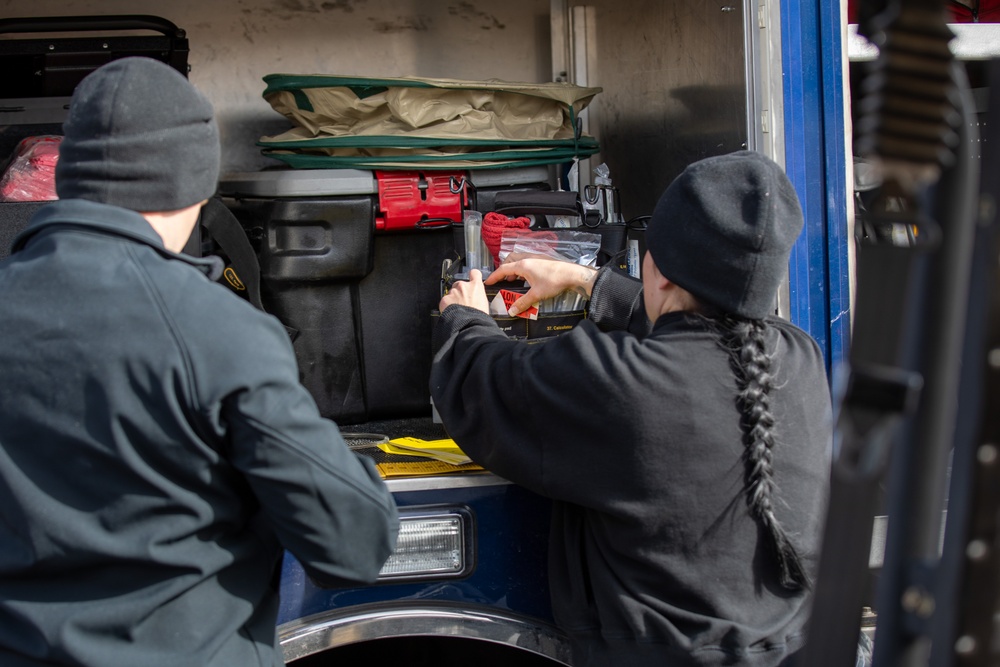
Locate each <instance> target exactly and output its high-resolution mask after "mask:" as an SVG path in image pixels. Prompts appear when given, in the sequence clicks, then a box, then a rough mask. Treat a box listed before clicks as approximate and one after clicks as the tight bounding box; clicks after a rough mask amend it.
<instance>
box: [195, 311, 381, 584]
mask: <svg viewBox="0 0 1000 667" xmlns="http://www.w3.org/2000/svg"><path fill="white" fill-rule="evenodd" d="M227 296H228V295H227ZM234 301H235V300H234ZM227 305H228V304H227ZM239 305H240V306H244V305H246V304H243V303H240V304H239ZM235 314H236V315H237V316H239V317H240V318H241V319H242V321H241V322H240V325H241V326H238V327H237V326H234V323H232V322H230V325H229V327H228V330H229V331H230V332H231V335H230V336H228V337H227V338H226V341H225V345H218V344H214V345H201V346H190V347H191V348H192V355H199V354H200V355H202V356H200V357H197V356H195V358H194V361H193V365H194V367H195V368H197V369H199V370H198V372H197V374H196V377H197V382H198V385H199V386H198V387H197V389H196V391H195V393H196V395H197V396H199V399H198V403H199V404H200V406H201V409H202V410H204V411H205V412H204V414H203V415H202V417H203V421H202V423H207V424H208V428H210V429H211V430H213V431H214V434H213V435H214V437H216V438H218V439H219V440H221V442H222V443H224V444H223V448H224V452H223V454H224V456H225V457H226V458H227V459H228V460H229V462H230V464H231V465H232V466H233V467H235V468H236V469H237V470H238V471H239V472H240V473H241V474H242V476H243V477H244V479H245V480H246V483H247V484H248V485H249V488H250V490H251V491H252V493H253V495H254V497H255V498H256V499H257V501H258V502H259V504H260V508H261V512H262V514H263V515H264V517H266V519H267V522H268V524H269V525H270V527H271V528H272V529H273V531H274V533H275V534H276V535H277V537H278V539H279V540H280V542H281V544H282V546H283V547H284V548H285V549H287V550H288V551H290V552H291V553H292V554H293V555H294V556H295V557H296V558H297V559H298V560H299V561H300V562H301V564H302V566H303V567H304V568H305V570H306V572H307V573H308V574H309V576H310V578H312V579H313V580H314V581H315V582H316V583H317V584H318V585H326V586H335V585H341V584H342V583H343V582H345V581H347V582H371V581H374V579H375V578H376V576H377V575H378V572H379V570H380V569H381V567H382V565H383V564H384V562H385V560H386V559H387V558H388V556H389V554H390V552H391V550H392V548H393V546H394V544H395V539H396V532H397V529H398V516H397V510H396V505H395V501H394V499H393V498H392V495H391V494H390V493H389V491H388V489H387V488H386V486H385V483H384V482H383V481H382V480H381V479H380V478H379V476H378V473H377V472H376V470H375V468H374V465H373V464H372V463H371V461H369V460H368V459H366V458H364V457H359V456H358V455H356V454H354V452H352V451H350V449H348V447H347V445H346V444H345V442H344V440H343V438H342V437H341V435H340V431H339V429H338V428H337V426H336V424H334V423H333V422H332V421H330V420H327V419H324V418H322V417H321V416H320V414H319V411H318V409H317V407H316V404H315V402H314V401H313V399H312V397H311V396H310V395H309V393H308V391H307V390H306V389H305V388H304V387H303V386H302V384H301V383H300V382H299V378H298V367H297V364H296V361H295V357H294V354H293V352H292V347H291V344H290V342H289V340H288V336H287V334H286V333H285V332H284V331H283V330H282V328H281V325H280V324H279V323H278V321H277V320H275V319H274V318H272V317H270V316H267V315H263V314H261V313H259V312H258V311H255V310H252V309H250V307H249V306H247V307H246V308H242V309H238V310H237V311H236V313H235ZM207 317H212V315H207ZM206 349H207V350H211V353H212V354H213V355H214V356H212V357H211V358H208V357H207V356H206V353H205V352H201V350H206Z"/></svg>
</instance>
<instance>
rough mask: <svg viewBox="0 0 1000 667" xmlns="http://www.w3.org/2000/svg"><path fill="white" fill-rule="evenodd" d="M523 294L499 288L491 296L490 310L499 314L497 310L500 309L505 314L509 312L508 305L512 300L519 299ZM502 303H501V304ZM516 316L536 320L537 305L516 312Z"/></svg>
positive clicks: (509, 305) (512, 302)
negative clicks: (495, 293)
mask: <svg viewBox="0 0 1000 667" xmlns="http://www.w3.org/2000/svg"><path fill="white" fill-rule="evenodd" d="M522 296H524V295H523V294H519V293H518V292H512V291H511V290H506V289H501V290H499V291H498V292H497V295H496V296H495V297H494V298H493V303H492V304H490V305H491V306H492V308H491V310H492V311H493V312H494V314H500V313H498V312H497V311H498V310H501V309H502V313H503V314H504V315H506V314H507V313H508V312H510V307H511V306H513V305H514V302H515V301H517V300H518V299H520V298H521V297H522ZM501 304H502V305H501ZM517 316H518V317H523V318H525V319H527V320H537V319H538V307H537V306H531V307H530V308H528V309H527V310H525V311H524V312H522V313H518V315H517Z"/></svg>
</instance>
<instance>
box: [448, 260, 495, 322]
mask: <svg viewBox="0 0 1000 667" xmlns="http://www.w3.org/2000/svg"><path fill="white" fill-rule="evenodd" d="M455 304H458V305H460V306H470V307H472V308H475V309H476V310H481V311H483V312H484V313H486V314H487V315H489V312H490V302H489V300H488V299H487V298H486V288H485V287H483V274H482V272H481V271H480V270H479V269H472V270H471V271H469V279H468V280H457V281H455V282H454V283H453V284H452V286H451V289H449V290H448V293H447V294H445V295H444V296H443V297H441V301H440V302H439V303H438V310H439V311H441V312H442V313H443V312H444V309H445V308H447V307H448V306H452V305H455Z"/></svg>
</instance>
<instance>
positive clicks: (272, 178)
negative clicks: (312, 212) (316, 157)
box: [219, 166, 549, 198]
mask: <svg viewBox="0 0 1000 667" xmlns="http://www.w3.org/2000/svg"><path fill="white" fill-rule="evenodd" d="M469 180H470V182H471V183H472V185H473V186H475V187H477V188H489V187H499V186H511V185H528V184H531V183H546V182H548V180H549V170H548V167H545V166H537V167H524V168H519V169H475V170H471V171H470V173H469ZM219 192H220V193H221V194H224V195H230V196H235V195H240V196H244V197H261V198H272V197H335V196H338V195H375V194H378V182H377V181H376V179H375V175H374V173H373V172H371V171H369V170H366V169H274V170H269V171H250V172H233V173H229V174H224V175H223V176H222V178H221V179H220V181H219Z"/></svg>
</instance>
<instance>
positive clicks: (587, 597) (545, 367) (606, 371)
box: [431, 269, 832, 667]
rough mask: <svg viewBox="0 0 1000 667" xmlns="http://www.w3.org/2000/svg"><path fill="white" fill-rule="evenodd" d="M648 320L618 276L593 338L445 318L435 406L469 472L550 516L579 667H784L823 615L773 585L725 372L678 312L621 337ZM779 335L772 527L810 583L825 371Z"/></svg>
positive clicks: (732, 383)
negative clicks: (517, 492)
mask: <svg viewBox="0 0 1000 667" xmlns="http://www.w3.org/2000/svg"><path fill="white" fill-rule="evenodd" d="M643 313H644V310H643V305H642V298H641V285H640V284H639V283H638V281H634V280H632V279H629V278H627V277H625V276H622V275H620V274H617V273H615V272H613V271H611V270H609V269H603V270H602V271H601V272H600V274H599V276H598V278H597V281H596V283H595V287H594V290H593V296H592V299H591V302H590V313H589V318H588V320H586V321H584V322H582V323H581V324H579V325H578V326H577V327H576V328H574V329H573V330H572V331H569V332H566V333H564V334H562V335H560V336H558V337H556V338H552V339H548V340H546V341H544V342H541V343H525V342H522V341H514V340H510V339H508V338H507V337H505V335H504V334H503V333H502V332H501V331H500V330H499V329H498V328H497V326H496V325H495V324H494V322H493V321H492V319H491V318H490V317H489V316H488V315H485V314H483V313H481V312H479V311H477V310H474V309H472V308H468V307H465V306H452V307H450V308H447V309H446V310H445V311H444V312H443V313H442V314H441V317H440V321H439V322H438V324H437V325H436V328H435V343H434V344H435V350H436V355H435V358H434V364H433V368H432V373H431V393H432V396H433V399H434V404H435V406H436V408H437V410H438V411H439V412H440V415H441V418H442V420H443V422H444V425H445V427H446V428H447V430H448V432H449V433H450V435H451V436H452V437H454V439H455V440H456V442H457V443H458V445H459V446H460V447H461V448H462V449H463V450H464V451H465V452H466V453H467V454H468V455H469V456H471V457H472V458H473V459H474V460H475V461H477V462H479V463H480V464H482V465H484V466H485V467H487V468H488V469H490V470H491V471H493V472H495V473H496V474H498V475H500V476H502V477H504V478H506V479H508V480H510V481H512V482H514V483H517V484H519V485H522V486H524V487H526V488H528V489H531V490H532V491H535V492H537V493H539V494H541V495H544V496H547V497H549V498H551V499H553V501H554V502H553V521H552V534H551V539H550V555H549V559H550V566H549V578H550V588H551V595H552V604H553V611H554V615H555V620H556V622H557V623H558V625H559V626H560V627H561V628H562V630H563V631H565V632H566V633H567V634H568V636H569V638H570V640H571V643H572V645H573V656H574V666H575V667H587V666H596V665H607V666H609V667H610V666H612V665H614V666H620V665H628V666H629V667H644V666H646V665H650V666H652V665H658V666H661V665H671V666H672V667H678V666H687V665H693V666H694V665H697V666H700V667H715V666H721V665H742V666H751V667H774V666H776V665H781V664H788V663H787V662H785V661H786V660H788V659H789V658H790V656H792V655H793V654H794V653H795V652H796V651H797V650H798V649H799V648H800V647H801V646H802V645H803V643H804V636H803V633H804V630H805V627H806V622H807V615H808V610H809V605H810V596H809V594H808V592H807V591H806V592H799V593H789V592H787V591H785V590H783V589H781V588H780V587H779V586H778V583H777V582H778V568H777V565H776V563H775V561H774V559H773V558H772V557H771V555H770V553H769V550H768V548H767V547H766V544H767V543H766V541H765V540H764V539H763V533H762V531H761V529H760V528H759V526H758V523H757V521H756V520H755V519H754V518H752V517H751V516H750V514H749V512H748V509H747V503H746V494H745V493H744V483H745V482H744V479H745V467H744V462H743V454H744V445H743V443H742V433H741V428H740V412H739V409H738V407H737V405H736V394H737V387H736V379H735V376H734V372H733V371H732V369H731V367H730V362H729V357H728V354H727V353H726V352H725V351H724V350H723V349H722V348H721V347H720V345H719V340H718V339H719V334H717V333H716V332H715V331H713V330H712V328H711V327H708V326H706V324H705V323H704V321H703V320H699V319H696V318H692V317H691V316H689V315H686V314H683V313H671V314H667V315H664V316H662V317H660V318H659V319H658V320H657V321H656V323H655V325H654V326H653V327H652V330H651V331H648V335H641V336H640V335H635V334H634V333H630V332H629V331H625V330H621V329H627V328H631V329H632V330H633V331H638V330H644V329H648V326H649V325H648V322H646V318H645V315H644V314H643ZM767 324H768V328H767V331H768V333H767V336H768V337H767V347H768V350H770V351H772V352H773V355H774V361H773V365H772V369H771V372H772V373H773V374H774V376H775V387H774V389H773V390H772V392H771V407H772V411H773V413H774V415H775V418H776V424H775V426H774V433H775V436H776V440H777V444H776V446H775V448H774V460H773V467H774V471H775V480H776V483H777V487H778V490H777V501H776V503H775V504H776V514H777V516H778V519H779V521H780V522H781V523H782V524H783V526H784V527H785V529H786V530H787V532H788V535H789V536H790V539H791V542H792V543H793V545H794V546H795V548H796V549H797V550H798V552H799V553H800V554H801V555H802V557H803V560H804V562H805V564H806V566H807V569H809V570H810V571H814V570H815V566H816V560H817V558H818V552H819V542H820V535H821V527H822V523H823V519H824V512H825V507H826V500H827V493H828V480H829V455H830V452H829V450H830V447H831V444H832V425H831V422H832V419H831V401H830V394H829V389H828V385H827V380H826V373H825V368H824V363H823V356H822V354H821V352H820V350H819V347H818V345H817V344H816V342H815V341H814V340H813V339H812V338H810V337H809V336H808V335H807V334H806V333H805V332H803V331H802V330H800V329H798V328H797V327H795V326H793V325H792V324H790V323H789V322H787V321H785V320H782V319H779V318H768V319H767ZM602 329H607V331H604V330H602ZM612 329H619V330H612Z"/></svg>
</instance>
